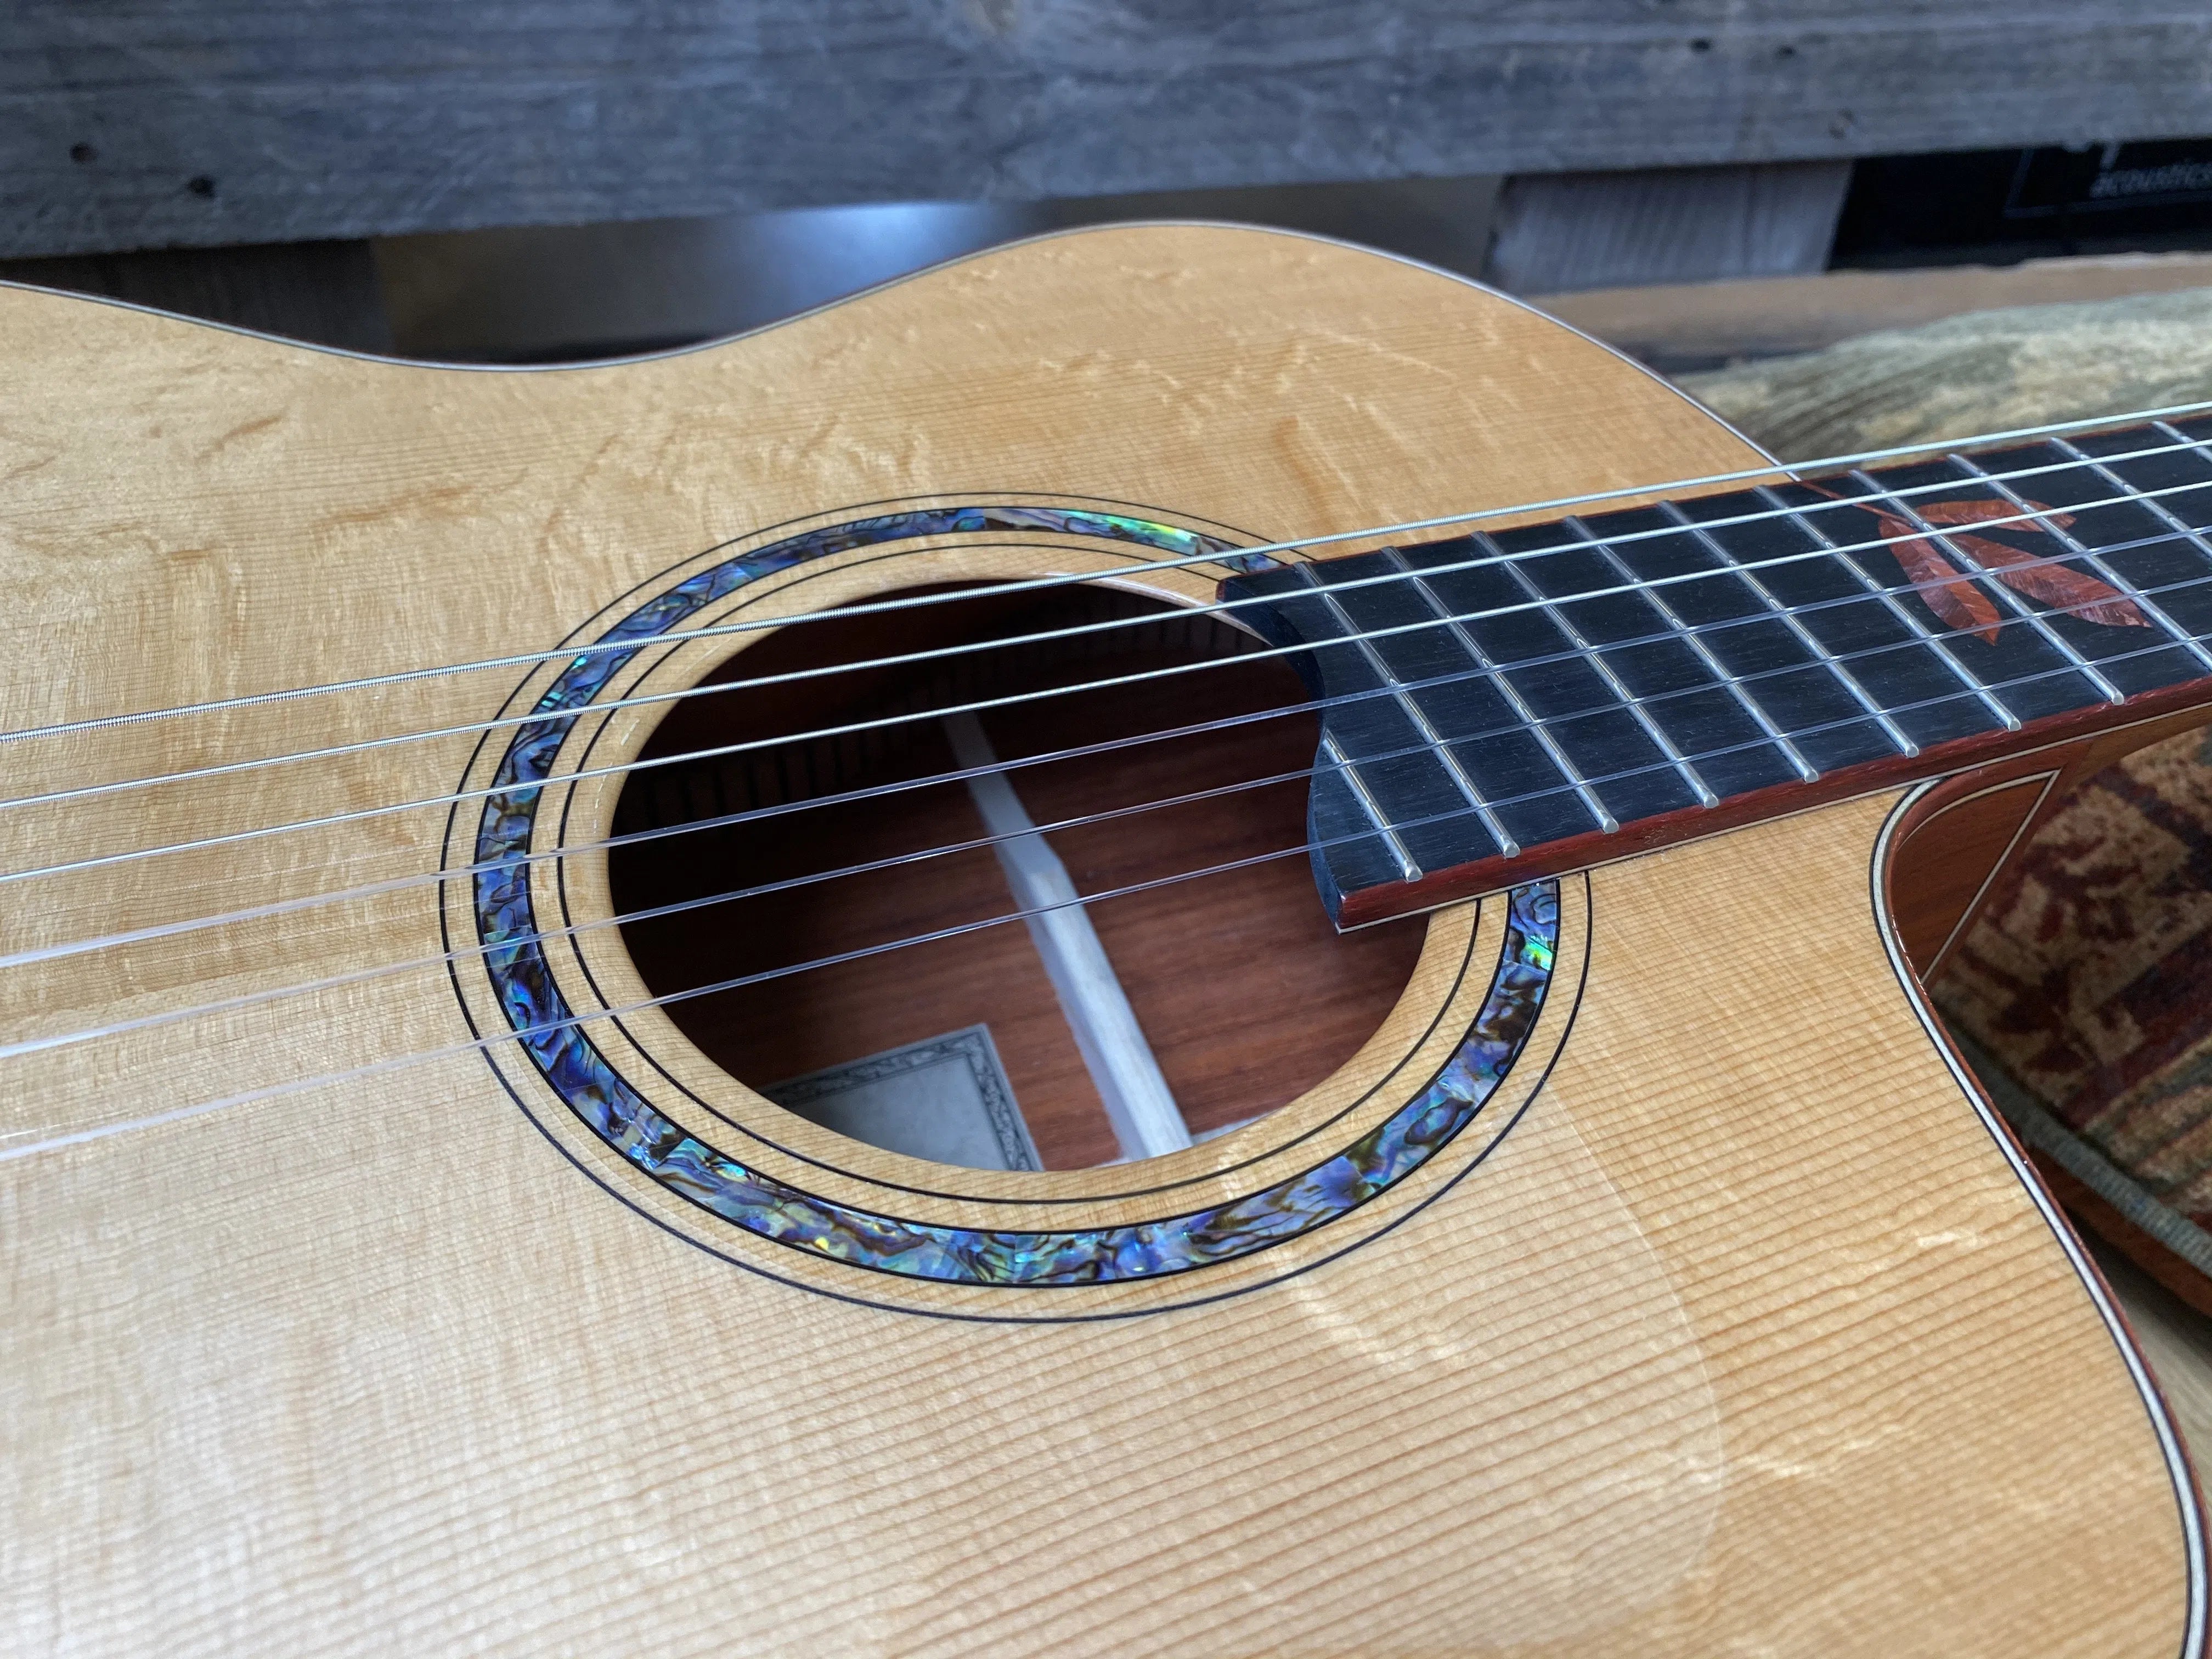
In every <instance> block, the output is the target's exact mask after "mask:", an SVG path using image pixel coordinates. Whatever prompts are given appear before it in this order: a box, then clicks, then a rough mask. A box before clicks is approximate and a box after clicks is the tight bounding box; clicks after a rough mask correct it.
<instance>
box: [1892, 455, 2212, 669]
mask: <svg viewBox="0 0 2212 1659" xmlns="http://www.w3.org/2000/svg"><path fill="white" fill-rule="evenodd" d="M2115 437H2117V441H2111V440H2112V439H2113V438H2115ZM2107 441H2109V447H2112V449H2114V450H2115V451H2116V452H2117V453H2120V454H2126V453H2130V452H2140V451H2142V449H2143V448H2144V447H2145V446H2146V444H2147V443H2148V444H2152V445H2162V444H2163V440H2159V439H2154V438H2149V437H2148V435H2145V434H2143V433H2142V432H2136V433H2134V434H2130V435H2104V436H2103V437H2096V438H2090V439H2088V440H2087V442H2086V443H2085V444H2084V445H2083V446H2081V448H2082V449H2083V452H2084V453H2088V451H2087V444H2095V443H2099V442H2107ZM2099 459H2100V458H2098V457H2096V456H2095V455H2093V454H2091V455H2090V462H2091V463H2094V462H2096V461H2098V460H2099ZM2138 461H2148V462H2149V463H2150V465H2152V466H2154V468H2155V469H2156V470H2155V471H2154V473H2153V474H2151V475H2150V479H2149V481H2150V482H2153V483H2154V487H2157V488H2172V487H2173V484H2174V481H2175V480H2176V478H2177V477H2179V480H2180V481H2181V482H2182V483H2185V484H2186V485H2190V486H2194V485H2195V484H2196V483H2197V482H2198V481H2200V480H2212V468H2207V467H2205V466H2204V465H2203V464H2202V463H2200V462H2198V461H2196V460H2194V459H2189V458H2187V457H2185V456H2183V457H2178V458H2177V457H2165V456H2151V457H2142V456H2138ZM2136 464H2137V463H2136V462H2118V461H2116V462H2113V463H2112V464H2110V465H2108V466H2107V469H2106V470H2107V471H2110V472H2111V473H2112V477H2103V476H2100V473H2099V472H2098V471H2096V470H2095V468H2094V465H2091V464H2085V463H2084V461H2083V460H2082V459H2081V457H2080V456H2078V455H2076V454H2075V453H2070V451H2069V449H2066V448H2061V447H2058V446H2057V445H2055V444H2051V443H2049V442H2035V443H2030V444H2025V445H2015V446H2013V447H2008V448H2005V449H2002V450H1995V451H1990V452H1988V453H1980V454H1977V455H1976V456H1974V457H1973V459H1972V463H1971V470H1972V471H1979V472H1981V473H1984V474H1987V475H1988V476H1989V477H1990V478H1992V479H1994V480H1995V481H1996V482H1995V483H1987V482H1983V481H1980V480H1972V481H1966V482H1962V483H1953V484H1952V485H1950V486H1948V489H1950V490H1952V491H1954V492H1955V494H1947V495H1944V496H1942V497H1940V498H1939V499H1943V500H1947V501H1949V500H1956V499H1958V497H1959V496H1961V495H1963V496H1966V497H1967V498H1969V499H1974V500H1979V501H1987V502H1989V503H1990V505H1991V506H1992V507H1995V508H1996V510H1998V511H2000V512H2002V513H2007V514H2016V513H2019V512H2020V511H2021V503H2022V502H2024V503H2026V505H2027V507H2028V508H2029V509H2030V510H2033V511H2037V512H2043V511H2045V510H2047V511H2048V513H2050V514H2051V515H2054V516H2053V517H2051V518H2046V519H2045V520H2044V521H2043V522H2042V524H2041V525H2040V526H2039V525H2038V524H2036V523H2033V522H2024V523H2021V524H2018V525H2014V526H2002V525H1993V526H1986V527H1975V526H1961V527H1960V530H1959V531H1958V532H1955V533H1957V534H1975V535H1978V536H1983V537H1985V538H1987V539H1989V540H1990V541H1991V542H1995V543H1999V544H2002V545H2003V546H2005V547H2007V548H2009V549H2012V550H2017V551H2019V552H2021V553H2023V554H2033V555H2036V556H2041V557H2045V558H2048V557H2050V556H2052V555H2054V554H2056V555H2062V556H2063V557H2062V558H2061V559H2060V560H2059V562H2057V563H2055V564H2051V565H2050V566H2047V567H2045V568H2047V569H2050V570H2052V571H2056V572H2058V573H2060V574H2061V575H2062V577H2063V578H2064V579H2065V580H2068V581H2069V588H2070V591H2069V592H2058V593H2053V592H2049V591H2047V590H2046V591H2045V592H2043V593H2041V594H2038V593H2036V592H2024V593H2023V595H2022V597H2024V598H2026V599H2031V600H2035V599H2041V600H2043V601H2045V605H2044V620H2045V623H2046V624H2047V625H2048V626H2050V627H2051V629H2053V630H2054V631H2056V632H2057V634H2058V635H2061V636H2062V637H2063V638H2064V639H2065V640H2066V641H2068V642H2069V643H2070V644H2072V645H2073V646H2074V647H2075V649H2077V650H2078V651H2080V652H2081V654H2082V655H2084V656H2086V657H2087V658H2088V659H2090V660H2091V661H2092V662H2093V663H2094V664H2095V665H2096V666H2097V667H2098V669H2099V670H2100V671H2101V672H2102V673H2103V674H2104V675H2105V676H2106V678H2107V679H2109V680H2110V681H2111V682H2112V684H2114V685H2117V686H2118V688H2119V689H2120V690H2121V691H2122V692H2123V693H2124V694H2125V695H2127V696H2136V695H2137V694H2139V693H2142V692H2147V691H2154V690H2160V689H2161V688H2163V687H2166V686H2169V685H2177V684H2182V683H2183V682H2185V681H2188V680H2192V679H2199V678H2203V675H2204V671H2205V664H2204V661H2203V659H2202V658H2200V657H2199V656H2198V655H2197V650H2196V648H2195V647H2194V646H2193V644H2192V643H2191V641H2193V640H2196V639H2201V638H2203V637H2204V636H2205V635H2208V634H2212V562H2208V561H2207V559H2206V557H2205V556H2204V554H2203V552H2202V551H2201V550H2199V549H2198V548H2197V547H2196V546H2195V545H2193V544H2191V542H2190V541H2189V539H2188V538H2186V537H2185V536H2180V535H2177V534H2176V533H2175V531H2174V527H2173V526H2172V524H2170V523H2168V522H2166V520H2163V519H2161V518H2160V517H2159V516H2158V515H2156V514H2155V513H2152V512H2151V511H2150V510H2149V509H2150V507H2151V506H2152V505H2153V504H2154V503H2155V502H2157V501H2160V499H2161V498H2160V497H2159V496H2156V495H2151V496H2148V497H2144V496H2143V495H2142V489H2141V488H2140V486H2142V484H2143V483H2146V482H2147V480H2146V479H2145V478H2143V477H2135V476H2133V475H2132V474H2131V473H2130V471H2129V469H2130V468H2132V467H2133V466H2135V465H2136ZM2177 469H2178V471H2177ZM1966 470H1967V469H1964V468H1962V467H1961V466H1960V464H1959V463H1957V462H1956V461H1954V462H1953V463H1952V464H1950V465H1947V466H1946V467H1945V468H1944V470H1943V473H1942V476H1943V477H1948V478H1951V479H1954V480H1957V479H1961V478H1962V477H1963V476H1964V472H1965V471H1966ZM2021 473H2025V474H2027V476H2026V477H2018V478H2017V479H2015V477H2013V476H2012V475H2015V474H2021ZM2115 478H2117V479H2118V480H2119V481H2120V483H2119V484H2118V485H2116V484H2115V483H2114V479H2115ZM2000 486H2008V487H2009V490H2010V493H2009V494H2008V493H2007V491H2006V489H2004V488H2001V487H2000ZM2191 493H2192V494H2193V493H2194V490H2193V489H2191ZM2015 497H2017V500H2015ZM2121 497H2130V498H2131V499H2119V498H2121ZM2062 514H2063V515H2064V516H2066V517H2067V518H2068V519H2069V520H2071V522H2069V523H2067V524H2064V525H2061V524H2058V523H2057V522H2056V517H2055V515H2062ZM1922 516H1923V517H1931V516H1932V515H1931V514H1929V513H1923V514H1922ZM2075 546H2079V547H2081V548H2082V549H2085V550H2087V556H2085V557H2075V556H2074V548H2075ZM1987 551H1988V550H1984V553H1986V552H1987ZM2092 561H2094V562H2092ZM1979 562H1980V563H1982V564H1983V565H1984V566H1986V567H1989V568H1992V569H1995V568H1996V564H1997V561H1996V559H1995V558H1994V557H1990V556H1984V557H1983V558H1982V559H1981V560H1980V561H1979ZM2069 572H2070V573H2072V575H2071V576H2070V577H2069V576H2065V573H2069ZM2074 578H2078V579H2079V581H2078V584H2075V583H2074ZM2038 580H2040V579H2038ZM2028 586H2029V584H2028V582H2027V580H2022V581H2021V587H2022V588H2023V589H2025V588H2027V587H2028ZM2136 595H2140V596H2141V598H2142V600H2144V601H2148V603H2149V604H2151V605H2154V606H2155V607H2156V608H2157V609H2158V610H2159V611H2163V612H2164V613H2165V614H2166V617H2168V618H2169V619H2170V620H2171V621H2172V623H2173V628H2172V629H2166V628H2164V627H2161V626H2160V623H2159V622H2158V620H2157V618H2156V617H2153V616H2152V615H2151V614H2150V612H2149V611H2147V610H2144V609H2143V606H2142V604H2141V603H2138V602H2137V601H2136V599H2135V597H2134V596H2136ZM2054 600H2055V601H2057V603H2056V604H2053V603H2051V601H2054ZM2085 602H2103V603H2106V604H2107V605H2110V606H2112V607H2116V609H2110V610H2105V611H2093V610H2091V609H2089V608H2088V604H2087V603H2085ZM2128 605H2134V610H2133V611H2126V610H2124V609H2118V607H2125V606H2128ZM2077 607H2078V608H2077ZM2130 617H2133V618H2134V620H2132V621H2131V620H2130ZM2010 627H2011V625H2010V624H2009V623H2008V631H2009V630H2010Z"/></svg>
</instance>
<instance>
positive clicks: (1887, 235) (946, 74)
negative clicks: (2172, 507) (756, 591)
mask: <svg viewBox="0 0 2212 1659" xmlns="http://www.w3.org/2000/svg"><path fill="white" fill-rule="evenodd" d="M2208 40H2212V34H2209V33H2208V22H2207V20H2206V19H2205V17H2204V16H2203V13H2202V8H2199V7H2192V6H2180V5H2163V6H2161V5H2156V4H2151V3H2146V0H2112V3H2105V4H2100V5H2097V6H2093V7H2087V8H2074V9H2068V10H2066V11H2064V12H2063V14H2060V13H2054V12H2051V11H2049V10H2047V9H2046V10H2039V9H2031V8H2028V7H2025V6H2021V5H2018V4H2013V3H1992V0H1914V3H1909V4H1908V3H1905V0H1895V3H1887V0H1761V3H1757V4H1742V3H1736V0H1578V3H1574V4H1560V5H1558V6H1545V7H1537V8H1531V7H1528V6H1525V5H1515V4H1510V3H1505V0H1468V3H1460V4H1437V3H1431V4H1427V5H1419V4H1400V5H1385V4H1375V3H1350V4H1343V3H1336V4H1327V5H1323V4H1320V3H1311V0H1307V3H1298V0H1272V3H1264V4H1249V5H1236V6H1231V5H1229V4H1225V3H1209V0H1199V3H1184V4H1181V5H1172V6H1171V5H1168V4H1164V3H1161V0H1124V3H1107V0H873V3H869V4H865V5H863V4H854V5H844V6H837V7H827V8H825V7H822V6H820V5H818V4H816V3H798V0H684V3H678V0H557V3H556V0H544V3H537V4H528V3H525V4H513V5H508V6H504V7H500V8H494V9H484V8H476V9H465V10H464V9H453V8H450V7H447V6H445V5H441V4H436V3H431V0H349V3H332V0H309V3H295V4H290V5H286V6H283V7H276V6H270V5H267V4H262V3H255V0H177V3H171V4H167V5H160V6H155V5H151V4H128V3H97V4H61V3H53V0H31V3H27V4H19V5H17V6H16V7H15V8H13V9H11V11H10V15H9V18H8V20H7V21H4V22H0V100H4V104H5V106H6V108H7V111H8V118H7V120H6V121H4V122H0V160H4V161H5V163H6V165H5V166H4V167H0V276H5V277H7V278H11V279H14V280H17V281H23V282H32V283H43V284H47V285H51V286H56V287H61V288H67V289H77V290H80V291H83V292H87V293H94V294H101V295H111V296H114V297H118V298H123V299H127V300H131V301H137V302H140V303H143V304H149V305H154V306H158V307H164V308H167V309H173V310H177V311H181V312H185V313H189V314H193V315H198V316H204V317H208V318H212V319H217V320H222V321H227V322H232V323H236V324H240V325H245V326H248V327H253V328H258V329H264V330H266V331H271V332H275V333H279V334H285V335H289V336H293V337H298V338H301V339H307V340H313V341H317V342H320V343H329V344H336V345H343V346H347V347H351V348H354V349H362V350H371V351H384V352H396V353H398V354H401V355H404V356H420V357H431V358H441V359H450V360H454V361H462V362H561V361H573V360H576V359H580V358H590V357H597V356H612V355H621V354H626V353H631V352H637V351H643V350H652V349H659V348H663V347H666V346H671V345H678V344H683V343H689V342H692V341H696V340H699V339H703V338H708V337H714V336H717V335H723V334H728V333H732V332H735V331H740V330H743V329H746V328H750V327H753V326H757V325H760V324H762V323H764V322H768V321H771V320H773V319H775V318H777V317H780V316H783V315H787V314H789V313H793V312H794V311H799V310H803V309H805V308H806V307H811V306H814V305H818V304H821V303H823V301H829V300H831V299H834V298H836V297H837V296H838V295H842V294H846V293H850V292H852V291H854V290H855V289H860V288H864V287H866V286H868V285H870V284H872V283H878V282H880V281H883V280H884V279H885V278H887V277H890V276H896V275H898V274H899V273H901V272H902V271H906V270H913V269H915V268H917V267H920V266H923V265H927V264H932V263H933V262H935V261H938V260H941V259H944V258H950V257H952V256H955V255H957V254H960V253H963V252H970V251H973V250H975V249H977V248H981V247H985V246H990V245H991V244H993V243H995V242H999V241H1003V240H1008V239H1011V238H1014V237H1018V236H1024V235H1030V234H1036V233H1038V232H1040V231H1044V230H1049V229H1054V228H1061V227H1065V226H1069V225H1077V224H1085V223H1096V222H1109V221H1113V220H1117V219H1132V218H1161V217H1169V218H1203V219H1228V220H1236V221H1241V222H1255V223H1262V224H1273V225H1284V226H1290V227H1293V228H1299V229H1304V230H1311V231H1317V232H1322V233H1324V234H1330V235H1334V236H1340V237H1345V238H1347V239H1350V240H1354V241H1359V242H1364V243H1369V244H1371V245H1373V246H1379V247H1383V248H1388V249H1390V250H1392V251H1395V252H1401V253H1404V254H1407V255H1409V256H1411V257H1413V258H1419V259H1424V260H1427V261H1430V262H1431V263H1433V264H1438V265H1442V266H1443V267H1445V268H1447V269H1449V270H1455V271H1460V272H1462V273H1464V274H1466V275H1468V276H1479V277H1480V278H1481V279H1483V280H1485V281H1486V282H1490V283H1494V284H1496V285H1498V286H1499V287H1502V288H1504V289H1508V290H1510V291H1511V292H1514V293H1516V294H1520V295H1529V296H1537V297H1542V298H1545V299H1547V301H1555V303H1554V304H1553V308H1554V309H1556V310H1558V311H1559V313H1561V314H1563V315H1565V316H1567V317H1568V318H1569V319H1571V320H1573V321H1576V322H1577V323H1578V324H1581V325H1583V326H1585V327H1587V328H1589V329H1590V330H1591V331H1594V332H1596V333H1599V334H1600V335H1601V336H1602V337H1607V338H1608V339H1611V340H1613V341H1614V342H1615V343H1619V344H1620V345H1622V346H1623V347H1624V348H1625V349H1629V350H1631V351H1632V352H1634V353H1635V354H1636V355H1638V356H1641V357H1643V358H1644V359H1645V360H1646V361H1648V362H1652V363H1654V364H1655V365H1656V366H1657V367H1660V368H1662V369H1665V370H1670V371H1684V370H1697V369H1705V368H1715V367H1717V366H1719V365H1722V364H1725V363H1728V362H1739V361H1743V360H1746V359H1751V358H1757V357H1760V356H1773V355H1777V354H1780V353H1787V352H1794V351H1802V350H1806V349H1813V348H1815V347H1818V346H1820V345H1824V344H1827V343H1832V342H1833V341H1835V340H1837V339H1841V338H1844V337H1848V336H1850V335H1851V334H1853V333H1857V332H1863V331H1865V330H1866V329H1867V328H1868V327H1870V326H1881V325H1888V324H1893V323H1897V322H1916V321H1927V320H1930V319H1933V318H1936V317H1939V316H1944V315H1950V314H1955V313H1960V312H1966V311H1972V310H1979V309H1984V308H1987V307H1990V306H2002V305H2008V304H2014V303H2023V302H2026V303H2033V302H2039V301H2052V300H2068V299H2095V298H2104V297H2108V296H2111V295H2119V294H2128V293H2138V292H2143V291H2148V290H2158V289H2183V288H2191V287H2197V286H2201V285H2203V284H2204V283H2206V282H2208V281H2212V265H2208V264H2205V263H2204V261H2205V260H2206V258H2207V256H2208V255H2212V137H2206V136H2205V135H2208V134H2212V77H2209V76H2208V75H2207V73H2206V67H2207V61H2208V52H2212V46H2208ZM1917 273H1929V274H1930V275H1929V276H1925V277H1923V278H1919V279H1917V280H1915V279H1914V274H1917ZM1823 277H1825V278H1826V280H1825V281H1814V282H1808V280H1807V279H1811V278H1823ZM1714 284H1728V285H1730V286H1725V287H1721V288H1715V287H1714V286H1713V285H1714ZM1738 285H1741V286H1738ZM1557 296H1572V297H1569V298H1558V297H1557Z"/></svg>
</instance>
